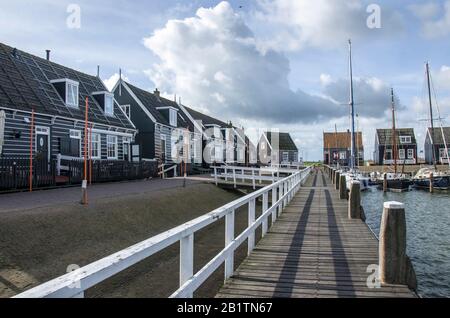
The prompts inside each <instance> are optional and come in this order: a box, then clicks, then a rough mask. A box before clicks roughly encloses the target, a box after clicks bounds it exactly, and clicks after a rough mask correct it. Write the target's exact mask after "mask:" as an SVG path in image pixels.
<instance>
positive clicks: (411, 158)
mask: <svg viewBox="0 0 450 318" xmlns="http://www.w3.org/2000/svg"><path fill="white" fill-rule="evenodd" d="M395 138H396V145H397V150H396V151H394V149H393V140H394V139H393V130H392V129H377V132H376V135H375V151H374V162H375V164H376V165H392V164H394V162H395V161H394V153H396V154H397V155H396V158H395V159H396V160H397V164H406V165H415V164H417V140H416V136H415V133H414V129H413V128H399V129H396V136H395Z"/></svg>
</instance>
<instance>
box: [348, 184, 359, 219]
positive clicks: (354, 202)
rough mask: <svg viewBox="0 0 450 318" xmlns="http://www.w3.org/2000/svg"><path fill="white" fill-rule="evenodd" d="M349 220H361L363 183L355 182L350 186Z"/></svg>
mask: <svg viewBox="0 0 450 318" xmlns="http://www.w3.org/2000/svg"><path fill="white" fill-rule="evenodd" d="M348 218H349V219H361V183H360V182H359V181H356V180H353V181H352V183H351V186H350V198H349V200H348Z"/></svg>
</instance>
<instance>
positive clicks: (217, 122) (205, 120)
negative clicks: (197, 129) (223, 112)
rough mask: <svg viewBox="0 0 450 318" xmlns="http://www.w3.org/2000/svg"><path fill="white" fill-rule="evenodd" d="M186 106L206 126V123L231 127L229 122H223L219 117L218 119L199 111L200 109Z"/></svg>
mask: <svg viewBox="0 0 450 318" xmlns="http://www.w3.org/2000/svg"><path fill="white" fill-rule="evenodd" d="M184 108H185V109H186V110H187V111H188V112H189V114H191V116H192V117H193V118H194V119H195V120H200V121H201V122H202V124H203V126H205V125H217V126H220V127H221V128H229V126H230V125H229V124H227V123H225V122H223V121H221V120H219V119H216V118H214V117H211V116H208V115H205V114H203V113H200V112H198V111H196V110H194V109H192V108H190V107H186V106H184Z"/></svg>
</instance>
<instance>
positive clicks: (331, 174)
mask: <svg viewBox="0 0 450 318" xmlns="http://www.w3.org/2000/svg"><path fill="white" fill-rule="evenodd" d="M330 179H331V183H332V184H334V169H331V170H330Z"/></svg>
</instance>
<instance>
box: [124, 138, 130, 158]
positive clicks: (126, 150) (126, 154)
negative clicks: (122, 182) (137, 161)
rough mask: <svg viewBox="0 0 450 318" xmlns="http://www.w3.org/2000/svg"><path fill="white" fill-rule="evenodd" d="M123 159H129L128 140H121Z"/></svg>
mask: <svg viewBox="0 0 450 318" xmlns="http://www.w3.org/2000/svg"><path fill="white" fill-rule="evenodd" d="M123 160H124V161H131V151H130V141H129V140H124V141H123Z"/></svg>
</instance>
